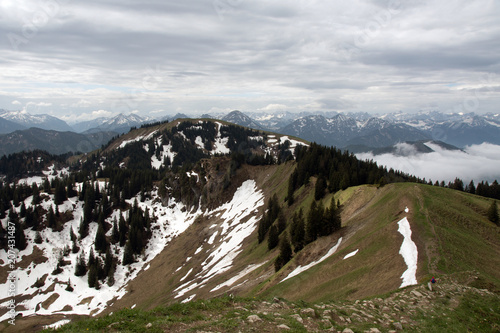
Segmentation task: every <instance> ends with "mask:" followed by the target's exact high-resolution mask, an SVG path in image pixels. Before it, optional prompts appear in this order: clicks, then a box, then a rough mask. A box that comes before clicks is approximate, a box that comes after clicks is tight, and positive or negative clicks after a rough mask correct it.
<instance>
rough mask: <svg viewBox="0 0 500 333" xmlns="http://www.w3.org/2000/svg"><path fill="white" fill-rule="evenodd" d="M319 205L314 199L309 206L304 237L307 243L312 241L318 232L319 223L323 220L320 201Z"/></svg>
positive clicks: (319, 228)
mask: <svg viewBox="0 0 500 333" xmlns="http://www.w3.org/2000/svg"><path fill="white" fill-rule="evenodd" d="M319 205H320V206H319V207H318V205H317V204H316V201H313V202H312V203H311V207H310V208H309V213H308V215H307V225H306V237H305V239H306V243H307V244H309V243H311V242H314V241H315V240H316V239H317V238H318V235H319V234H320V230H321V224H322V222H323V213H324V208H323V204H322V203H321V201H320V204H319Z"/></svg>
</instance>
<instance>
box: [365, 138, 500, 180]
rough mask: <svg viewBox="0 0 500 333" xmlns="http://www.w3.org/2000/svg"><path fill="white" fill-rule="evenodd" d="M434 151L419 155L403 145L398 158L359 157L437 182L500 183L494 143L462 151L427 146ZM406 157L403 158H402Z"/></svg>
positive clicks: (499, 156)
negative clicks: (459, 180) (456, 179)
mask: <svg viewBox="0 0 500 333" xmlns="http://www.w3.org/2000/svg"><path fill="white" fill-rule="evenodd" d="M427 145H428V146H429V147H431V148H432V149H433V150H434V152H432V153H428V154H417V153H416V152H415V151H414V150H413V151H412V148H410V146H408V145H406V144H400V145H399V148H400V149H399V151H398V153H399V154H398V155H399V156H395V155H393V154H383V155H376V156H374V155H373V154H372V153H363V154H357V157H358V158H360V159H363V160H365V159H368V160H369V159H373V160H374V161H376V162H377V163H378V164H379V165H384V166H387V167H388V168H393V169H395V170H400V171H403V172H406V173H409V174H412V175H415V176H418V177H420V178H425V179H426V180H432V181H433V182H435V181H436V180H437V181H442V180H444V181H445V182H446V183H447V182H449V181H454V180H455V178H456V177H458V178H460V179H462V180H463V181H464V182H466V183H467V184H468V183H469V182H470V181H471V180H474V182H475V183H476V185H477V183H478V182H480V181H483V180H484V181H488V182H490V183H491V182H492V181H494V180H498V181H500V169H499V167H498V166H499V165H500V146H497V145H493V144H490V143H483V144H481V145H472V146H469V147H466V148H465V149H464V150H463V151H462V150H445V149H442V148H440V147H439V146H438V145H435V144H432V143H427ZM401 155H403V156H401Z"/></svg>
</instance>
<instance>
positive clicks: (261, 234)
mask: <svg viewBox="0 0 500 333" xmlns="http://www.w3.org/2000/svg"><path fill="white" fill-rule="evenodd" d="M268 229H269V226H268V218H267V214H266V213H264V214H262V217H261V219H260V221H259V226H258V229H257V234H258V235H257V238H258V241H259V244H260V243H262V242H263V241H264V239H265V238H266V233H267V230H268Z"/></svg>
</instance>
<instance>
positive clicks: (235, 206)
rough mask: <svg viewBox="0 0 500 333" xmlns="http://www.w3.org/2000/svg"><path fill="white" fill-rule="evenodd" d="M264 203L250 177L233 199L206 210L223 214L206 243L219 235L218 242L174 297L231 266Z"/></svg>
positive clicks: (209, 243) (181, 294)
mask: <svg viewBox="0 0 500 333" xmlns="http://www.w3.org/2000/svg"><path fill="white" fill-rule="evenodd" d="M263 205H264V194H263V193H262V191H261V190H258V189H257V185H256V183H255V181H254V180H247V181H245V182H244V183H243V184H242V185H241V186H240V187H239V188H238V189H237V190H236V192H235V193H234V196H233V199H232V200H231V201H230V202H228V203H226V204H224V205H222V206H221V207H219V208H217V209H215V210H213V211H211V212H209V213H206V215H208V216H219V215H220V217H219V218H220V219H222V223H220V224H219V225H217V227H215V228H213V229H216V230H214V234H213V235H212V237H210V239H209V240H208V241H207V242H206V245H205V246H210V245H211V244H212V242H213V241H214V240H215V238H216V236H217V235H219V238H218V242H217V243H218V244H219V245H216V248H215V249H212V250H211V251H210V255H209V256H208V258H207V259H206V260H205V261H204V262H203V263H202V264H201V265H202V270H201V272H199V273H198V274H196V275H195V276H194V277H193V279H192V280H190V281H189V282H186V283H184V284H183V285H181V286H179V287H178V288H177V289H175V292H177V295H176V296H175V298H179V297H182V296H184V295H185V294H187V293H188V292H190V291H191V290H193V289H195V288H197V287H201V286H203V285H205V284H206V283H207V281H208V280H210V279H212V278H213V277H214V276H216V275H219V274H221V273H224V272H227V271H228V270H229V269H231V267H232V265H233V260H234V258H236V256H238V254H239V253H240V252H241V251H242V243H243V240H244V239H245V238H247V237H248V236H250V234H251V233H252V232H253V231H254V230H255V228H256V226H257V222H258V216H257V210H258V208H259V207H261V206H263ZM214 235H215V236H214Z"/></svg>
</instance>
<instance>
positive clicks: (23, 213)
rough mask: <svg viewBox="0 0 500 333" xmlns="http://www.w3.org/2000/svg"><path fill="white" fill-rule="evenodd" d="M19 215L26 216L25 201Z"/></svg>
mask: <svg viewBox="0 0 500 333" xmlns="http://www.w3.org/2000/svg"><path fill="white" fill-rule="evenodd" d="M19 216H20V217H21V218H23V217H26V205H25V204H24V201H23V202H22V203H21V211H20V212H19Z"/></svg>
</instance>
